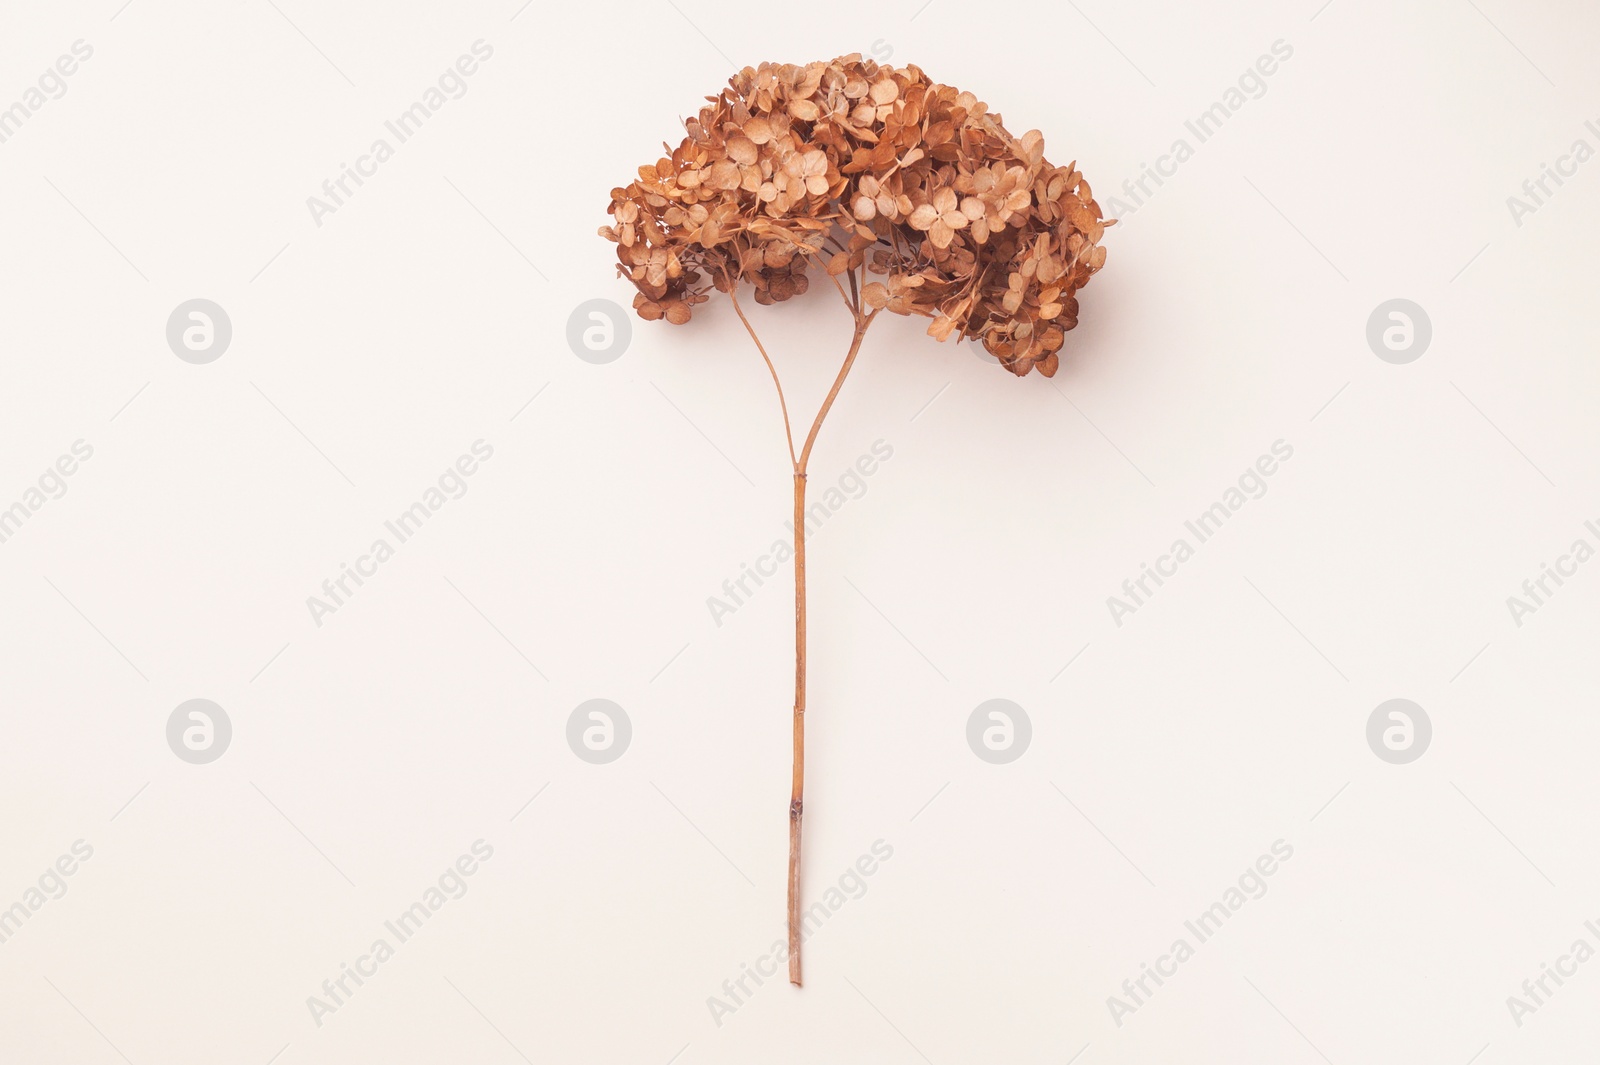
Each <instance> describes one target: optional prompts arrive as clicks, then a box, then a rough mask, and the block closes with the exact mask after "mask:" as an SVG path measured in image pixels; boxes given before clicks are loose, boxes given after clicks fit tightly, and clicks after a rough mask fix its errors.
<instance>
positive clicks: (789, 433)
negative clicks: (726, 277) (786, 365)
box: [728, 280, 800, 469]
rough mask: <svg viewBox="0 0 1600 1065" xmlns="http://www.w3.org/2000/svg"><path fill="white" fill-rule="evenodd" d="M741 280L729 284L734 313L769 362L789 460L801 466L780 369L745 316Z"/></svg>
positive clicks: (767, 362) (795, 465)
mask: <svg viewBox="0 0 1600 1065" xmlns="http://www.w3.org/2000/svg"><path fill="white" fill-rule="evenodd" d="M738 289H739V282H738V281H737V280H734V281H731V282H730V283H729V285H728V297H729V299H730V300H731V301H732V302H733V310H734V313H735V314H737V315H738V316H739V321H741V322H743V323H744V330H745V332H747V333H749V334H750V339H751V340H753V341H755V342H756V350H757V351H759V352H761V361H762V362H765V363H766V364H767V372H768V373H770V374H771V375H772V384H773V386H774V387H775V388H777V390H778V407H779V408H780V409H781V410H782V411H783V435H784V439H786V440H787V441H788V442H789V462H790V464H791V465H793V466H794V468H795V469H799V468H800V464H799V460H797V459H796V458H795V457H794V430H792V429H790V428H789V404H788V403H787V402H786V401H785V400H784V398H783V382H781V381H779V380H778V369H777V367H775V366H773V365H772V359H771V357H770V356H768V355H767V349H766V347H765V346H764V345H763V344H762V343H761V338H760V337H758V336H756V331H755V328H754V327H753V326H751V324H750V319H748V318H746V317H745V316H744V308H743V307H740V306H739V293H738Z"/></svg>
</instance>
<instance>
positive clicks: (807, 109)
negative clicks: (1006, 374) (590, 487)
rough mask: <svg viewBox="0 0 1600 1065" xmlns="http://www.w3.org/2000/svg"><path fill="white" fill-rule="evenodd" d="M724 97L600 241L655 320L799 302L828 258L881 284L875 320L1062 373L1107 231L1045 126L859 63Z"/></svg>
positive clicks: (869, 295) (778, 71)
mask: <svg viewBox="0 0 1600 1065" xmlns="http://www.w3.org/2000/svg"><path fill="white" fill-rule="evenodd" d="M708 99H709V101H710V102H709V103H708V104H707V105H706V106H705V107H702V108H701V109H700V113H699V115H698V116H697V117H695V118H691V119H689V120H688V122H687V123H686V126H687V128H688V135H687V136H686V137H684V139H683V141H682V143H680V144H679V145H678V147H677V148H676V149H669V150H670V152H671V154H670V155H669V156H667V157H664V158H662V159H659V160H657V161H656V163H655V164H653V165H647V166H642V167H640V168H639V178H638V180H637V181H634V182H633V183H632V184H630V185H628V186H627V187H625V188H617V189H612V190H611V205H610V208H609V210H610V213H611V215H612V224H611V225H609V226H606V227H604V228H602V229H601V230H600V232H601V235H602V236H604V237H606V238H607V239H608V240H613V241H615V242H616V243H617V245H618V247H617V257H618V258H619V259H620V260H621V264H622V265H621V267H620V270H621V272H622V274H623V276H625V277H627V278H628V280H630V281H632V282H633V283H634V285H635V286H636V287H637V288H638V290H639V293H638V295H637V297H636V298H635V299H634V307H635V309H636V310H637V311H638V313H639V315H640V317H642V318H645V319H650V320H654V319H658V318H665V319H666V320H667V321H669V322H671V323H673V324H675V325H682V324H683V323H685V322H687V321H688V320H689V318H690V316H691V313H692V308H693V307H694V306H696V305H697V304H700V303H703V302H705V300H706V299H707V294H708V291H709V289H710V288H711V287H715V288H717V289H718V290H720V291H723V292H729V291H732V290H733V287H734V286H735V285H736V284H737V283H738V282H741V281H742V282H745V283H748V284H749V285H751V286H752V287H753V288H754V289H755V298H756V302H758V303H772V302H775V301H778V300H786V299H788V298H790V297H791V296H794V295H796V294H798V293H801V292H804V291H805V290H806V287H807V274H806V271H807V267H808V265H810V264H812V263H813V261H814V260H816V261H819V262H820V261H821V260H822V257H823V256H826V263H825V265H826V269H827V271H828V273H830V274H833V275H835V276H837V275H840V274H843V273H845V272H847V271H849V272H851V280H852V281H854V279H855V276H854V271H857V270H861V269H863V268H864V270H865V271H866V272H868V273H871V274H874V275H877V276H878V277H881V278H882V280H881V281H874V282H872V283H871V284H866V285H865V286H864V287H863V288H862V289H861V290H860V292H859V299H860V300H863V301H865V303H866V305H867V306H868V307H871V308H874V309H877V308H885V309H887V310H889V311H891V312H893V313H895V314H906V315H910V314H917V315H922V316H924V317H927V318H931V319H933V321H932V323H931V324H930V325H929V327H928V333H929V335H931V336H934V337H937V338H938V339H940V340H944V339H946V338H947V337H950V336H952V335H959V336H962V337H969V338H972V339H975V340H978V341H980V342H981V343H982V344H983V345H984V347H985V348H987V349H988V350H989V351H990V352H991V353H992V354H993V355H994V356H995V357H996V358H997V359H999V360H1000V363H1001V364H1002V365H1003V366H1005V367H1006V369H1008V370H1010V371H1011V372H1012V373H1014V374H1017V375H1018V376H1022V375H1025V374H1027V373H1028V371H1029V370H1032V369H1034V368H1037V369H1038V370H1039V372H1040V373H1042V374H1044V375H1045V376H1047V377H1048V376H1050V375H1052V374H1054V373H1055V371H1056V368H1057V366H1058V365H1059V362H1060V359H1059V352H1060V350H1061V347H1062V343H1063V340H1064V339H1065V333H1066V331H1067V330H1068V329H1071V328H1072V327H1073V326H1074V325H1076V324H1077V322H1078V301H1077V297H1076V293H1077V291H1078V289H1080V288H1082V287H1083V286H1084V285H1085V284H1087V283H1088V281H1089V278H1090V276H1091V275H1093V274H1094V273H1095V272H1096V271H1097V270H1099V269H1100V267H1101V266H1102V265H1103V264H1104V263H1105V257H1106V253H1105V249H1104V248H1101V247H1099V242H1100V238H1101V236H1102V235H1103V234H1104V233H1105V229H1106V226H1107V225H1109V224H1110V223H1108V222H1107V221H1105V220H1103V219H1102V217H1101V213H1100V206H1099V204H1097V203H1095V201H1094V198H1093V195H1092V194H1091V192H1090V189H1089V183H1088V182H1087V181H1086V180H1084V177H1083V175H1082V174H1080V173H1079V172H1078V170H1077V167H1076V165H1075V164H1068V165H1067V166H1064V167H1063V166H1055V165H1052V164H1051V163H1049V162H1048V161H1046V160H1045V158H1044V137H1043V136H1042V135H1041V134H1040V133H1039V132H1038V131H1037V130H1030V131H1028V132H1027V133H1025V134H1023V135H1022V136H1021V137H1015V136H1012V134H1011V133H1010V132H1008V131H1007V130H1006V128H1005V126H1004V125H1002V124H1001V121H1000V116H999V115H997V114H991V113H990V112H989V110H988V107H987V105H985V104H984V103H982V102H981V101H979V100H978V99H977V98H976V97H975V96H973V95H972V94H971V93H970V92H962V91H960V90H958V89H955V88H952V87H951V86H949V85H940V84H938V83H936V82H933V81H930V80H929V79H928V77H927V75H925V74H924V73H923V72H922V71H921V70H920V69H918V68H917V67H915V66H906V67H899V68H896V67H891V66H879V65H878V64H877V63H875V62H873V61H872V60H870V59H867V60H863V59H862V58H861V57H860V55H849V56H844V57H842V58H839V59H835V60H832V61H831V62H826V63H809V64H807V65H805V66H794V65H791V64H783V65H779V64H773V63H763V64H761V66H760V67H757V68H755V69H751V68H749V67H746V68H745V69H744V70H742V71H740V72H739V73H738V74H736V75H734V77H732V78H731V79H729V85H728V88H726V89H723V90H722V92H720V93H719V94H718V95H716V96H715V97H709V98H708ZM664 147H665V146H664Z"/></svg>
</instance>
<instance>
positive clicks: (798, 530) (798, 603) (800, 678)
mask: <svg viewBox="0 0 1600 1065" xmlns="http://www.w3.org/2000/svg"><path fill="white" fill-rule="evenodd" d="M877 313H878V312H877V311H873V312H872V313H871V314H867V315H864V316H859V317H857V318H856V328H855V334H854V336H852V337H851V340H850V351H849V354H847V355H846V356H845V360H844V366H842V367H841V368H840V370H839V376H838V377H837V378H835V379H834V382H833V388H832V389H830V390H829V392H828V397H827V398H826V399H825V400H823V401H822V409H821V410H819V411H817V419H816V421H814V422H813V423H812V424H811V432H810V434H809V435H807V437H806V442H805V447H804V449H802V450H801V452H800V458H799V461H797V462H796V463H795V468H794V767H793V772H792V774H791V776H790V786H789V982H790V983H791V984H793V985H795V986H796V987H799V986H800V821H801V815H802V812H803V810H804V808H805V784H806V465H807V463H808V462H809V461H810V459H811V447H812V445H813V444H815V443H816V441H817V432H818V431H819V430H820V429H821V428H822V421H823V419H824V418H826V417H827V416H828V410H829V409H830V408H831V407H832V406H833V401H834V400H835V399H836V398H838V395H839V389H840V388H842V387H843V386H844V379H845V377H846V376H848V375H849V373H850V367H852V366H854V365H855V361H856V355H857V353H858V352H860V350H861V340H862V338H863V337H865V336H866V333H867V326H869V325H871V324H872V319H873V318H875V317H877Z"/></svg>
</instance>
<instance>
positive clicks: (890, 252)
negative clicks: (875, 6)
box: [600, 54, 1111, 984]
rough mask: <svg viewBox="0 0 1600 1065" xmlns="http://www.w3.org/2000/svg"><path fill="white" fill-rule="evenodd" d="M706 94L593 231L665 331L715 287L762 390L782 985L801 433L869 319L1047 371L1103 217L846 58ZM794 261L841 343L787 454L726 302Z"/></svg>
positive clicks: (776, 286)
mask: <svg viewBox="0 0 1600 1065" xmlns="http://www.w3.org/2000/svg"><path fill="white" fill-rule="evenodd" d="M707 99H708V101H709V102H708V103H707V105H706V106H705V107H702V108H701V109H700V113H699V114H698V115H697V116H696V117H694V118H691V119H689V120H688V121H687V122H686V123H685V126H686V128H687V136H685V137H684V138H683V141H682V142H681V143H680V144H679V145H678V146H677V148H675V149H674V148H670V147H667V146H665V145H663V147H664V148H667V151H668V152H669V153H670V154H668V155H667V156H664V157H662V158H661V159H658V160H657V161H656V162H655V163H654V164H650V165H646V166H641V167H640V168H639V177H638V180H636V181H634V182H632V183H631V184H629V185H628V186H626V187H625V188H616V189H612V190H611V204H610V207H609V211H610V214H611V216H612V223H611V225H608V226H604V227H602V228H601V230H600V234H601V236H604V237H605V238H606V239H608V240H611V241H614V242H615V243H616V244H617V257H618V259H619V260H620V262H621V265H620V267H619V268H618V269H619V272H620V273H621V274H622V276H623V277H625V278H627V279H628V280H629V281H631V282H632V283H633V285H634V287H635V288H636V289H637V290H638V293H637V295H636V296H635V297H634V301H633V306H634V309H635V310H636V311H637V312H638V314H639V316H640V317H641V318H644V319H646V320H650V321H654V320H656V319H661V318H665V319H666V320H667V321H668V322H670V323H672V324H673V325H683V324H685V323H687V322H688V321H689V320H690V318H691V317H692V316H693V311H694V308H695V307H696V306H698V305H699V304H701V303H704V302H705V301H706V300H707V299H708V298H709V293H710V290H711V289H713V288H715V289H716V290H717V291H719V292H726V293H728V295H729V296H730V297H731V298H732V301H733V306H734V310H735V312H736V313H737V314H738V316H739V319H740V321H741V322H743V324H744V326H745V328H746V330H747V331H749V333H750V336H751V339H752V340H754V341H755V344H756V347H757V348H758V350H760V352H761V355H762V358H763V359H764V360H765V361H766V364H767V369H768V370H769V372H771V374H772V379H773V382H774V383H775V384H777V385H778V400H779V405H780V406H781V407H782V409H783V419H784V429H785V432H786V433H787V434H788V437H789V457H790V461H791V463H792V464H793V467H794V509H795V521H794V528H795V530H796V537H795V545H794V560H795V705H794V771H793V788H792V796H791V800H790V805H789V944H788V956H789V978H790V980H791V981H792V982H793V983H795V984H799V983H800V927H799V914H800V906H799V894H800V825H801V811H802V797H803V790H804V789H803V785H804V775H805V679H806V657H805V656H806V609H805V534H804V530H805V482H806V467H807V464H808V461H809V459H810V457H811V448H812V445H813V444H815V442H816V438H817V432H818V430H819V429H821V427H822V422H823V419H824V418H825V417H826V416H827V413H828V410H829V408H830V407H832V405H833V401H834V399H835V398H836V397H837V396H838V394H839V389H840V387H841V386H842V385H843V384H844V380H845V377H846V376H847V375H848V374H849V372H850V367H851V366H852V365H853V364H854V362H855V358H856V355H857V353H858V352H859V351H860V349H861V341H862V338H863V336H864V335H865V333H866V330H867V327H868V326H869V325H870V324H871V323H872V321H873V320H874V319H875V318H876V317H877V316H878V314H879V312H881V311H884V310H887V311H889V312H890V313H892V314H901V315H920V316H922V317H925V318H929V319H931V321H930V323H929V325H928V334H929V335H930V336H933V337H936V338H937V339H939V340H946V339H948V338H949V337H951V336H958V337H963V338H968V339H971V340H975V341H977V342H979V343H981V344H982V345H983V346H984V347H985V348H986V349H987V350H988V351H989V352H990V353H991V354H992V355H994V356H995V358H996V359H998V360H999V362H1000V365H1002V366H1004V367H1005V368H1006V369H1008V370H1010V371H1011V372H1012V373H1014V374H1016V375H1017V376H1019V377H1023V376H1026V375H1027V374H1028V373H1029V371H1031V370H1035V369H1037V370H1038V371H1039V372H1040V373H1041V374H1043V375H1044V376H1046V377H1049V376H1051V375H1052V374H1054V373H1055V372H1056V369H1057V367H1058V366H1059V365H1060V354H1059V353H1060V351H1061V347H1062V344H1063V343H1064V341H1065V338H1066V331H1067V330H1069V329H1071V328H1072V327H1073V326H1075V325H1077V324H1078V300H1077V291H1078V290H1079V289H1080V288H1082V287H1083V286H1084V285H1085V284H1087V283H1088V281H1089V278H1090V277H1091V276H1092V275H1093V274H1094V273H1095V272H1096V271H1098V270H1099V269H1100V267H1101V266H1102V265H1104V263H1105V258H1106V253H1105V249H1104V248H1102V247H1100V246H1099V243H1100V239H1101V237H1102V236H1103V235H1104V234H1105V230H1106V227H1107V226H1108V225H1110V224H1111V223H1110V222H1109V221H1107V220H1105V219H1103V218H1102V217H1101V213H1100V206H1099V205H1098V204H1097V203H1095V201H1094V197H1093V194H1092V193H1091V192H1090V189H1089V183H1088V182H1087V181H1086V180H1084V177H1083V175H1082V174H1080V173H1079V172H1078V170H1077V166H1076V164H1074V163H1069V164H1067V165H1066V166H1056V165H1054V164H1052V163H1050V162H1049V161H1047V160H1046V159H1045V157H1044V137H1043V135H1041V134H1040V133H1039V131H1038V130H1030V131H1028V132H1027V133H1024V134H1023V135H1022V136H1020V137H1016V136H1013V135H1012V134H1011V133H1010V132H1009V131H1007V130H1006V128H1005V126H1004V125H1003V124H1002V123H1001V120H1000V116H999V115H997V114H991V113H990V112H989V109H988V106H987V105H986V104H984V103H983V102H982V101H980V100H978V98H977V97H975V96H973V95H972V94H971V93H970V92H962V91H961V90H959V89H955V88H952V87H951V86H949V85H940V84H938V83H937V82H934V81H931V80H930V79H929V78H928V77H927V75H925V74H924V73H923V72H922V71H921V70H920V69H918V68H917V67H915V66H905V67H891V66H880V65H878V64H877V63H875V62H873V61H872V60H870V59H868V60H864V59H862V58H861V56H860V55H859V54H856V55H848V56H843V57H841V58H839V59H834V60H831V61H829V62H819V63H809V64H806V65H804V66H795V65H793V64H774V63H763V64H761V65H760V66H759V67H756V68H753V69H752V68H750V67H746V68H745V69H744V70H742V71H740V72H739V73H738V74H736V75H734V76H733V77H732V78H730V79H729V81H728V87H727V88H726V89H723V90H722V91H721V92H720V93H718V94H717V95H716V96H714V97H708V98H707ZM812 267H815V268H817V269H819V270H821V271H822V272H823V273H824V275H825V276H826V277H827V279H828V282H829V283H830V284H831V285H832V286H833V287H834V288H835V289H836V290H837V291H838V293H839V295H840V296H841V297H842V298H843V300H844V302H845V305H846V306H847V307H848V309H849V312H850V314H851V317H852V319H853V321H854V323H855V332H854V335H853V337H852V340H851V344H850V348H849V351H848V353H847V354H846V356H845V361H844V365H843V367H842V368H841V369H840V371H839V375H838V377H837V378H836V379H835V381H834V384H833V388H832V389H831V390H830V391H829V393H828V395H827V398H826V399H825V400H824V401H823V404H822V409H821V410H820V411H819V412H818V413H817V416H816V419H815V421H813V422H812V425H811V431H810V432H809V433H808V434H807V436H806V438H805V441H804V443H803V445H802V447H801V450H800V451H799V453H798V454H797V453H796V452H795V443H794V434H793V432H792V431H791V430H790V427H789V414H788V405H787V403H786V402H785V401H784V398H783V386H782V384H781V383H779V382H778V375H777V371H776V370H775V369H774V368H773V366H772V360H771V359H770V358H768V357H767V352H766V348H765V347H764V346H763V345H762V343H761V340H760V338H759V337H757V336H756V333H755V330H754V329H753V328H752V327H751V325H750V321H749V319H748V318H746V317H745V314H744V310H743V308H742V307H741V306H740V304H739V300H738V292H739V287H740V286H741V285H749V286H750V287H751V289H752V290H753V291H754V295H755V300H756V302H757V303H762V304H768V303H774V302H778V301H781V300H787V299H789V298H791V297H793V296H796V295H799V294H800V293H802V292H805V291H806V289H807V287H808V285H809V280H810V276H809V271H810V269H811V268H812ZM841 278H842V279H843V283H841ZM846 285H848V291H847V289H846Z"/></svg>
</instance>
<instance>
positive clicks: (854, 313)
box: [807, 256, 861, 318]
mask: <svg viewBox="0 0 1600 1065" xmlns="http://www.w3.org/2000/svg"><path fill="white" fill-rule="evenodd" d="M807 258H811V256H807ZM811 261H812V263H813V264H814V265H815V266H816V267H817V269H818V270H821V271H822V272H823V273H824V274H828V280H829V281H832V282H833V287H834V288H836V289H838V290H839V298H840V299H842V300H844V306H845V309H846V310H848V311H849V312H850V317H852V318H860V317H861V308H860V306H859V305H858V304H856V303H854V302H852V301H851V299H850V297H849V296H847V295H845V293H844V286H843V285H841V284H839V279H838V278H837V277H835V276H834V275H833V274H829V273H828V266H827V264H826V263H824V262H822V260H821V259H820V258H811ZM852 287H854V286H853V285H852Z"/></svg>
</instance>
